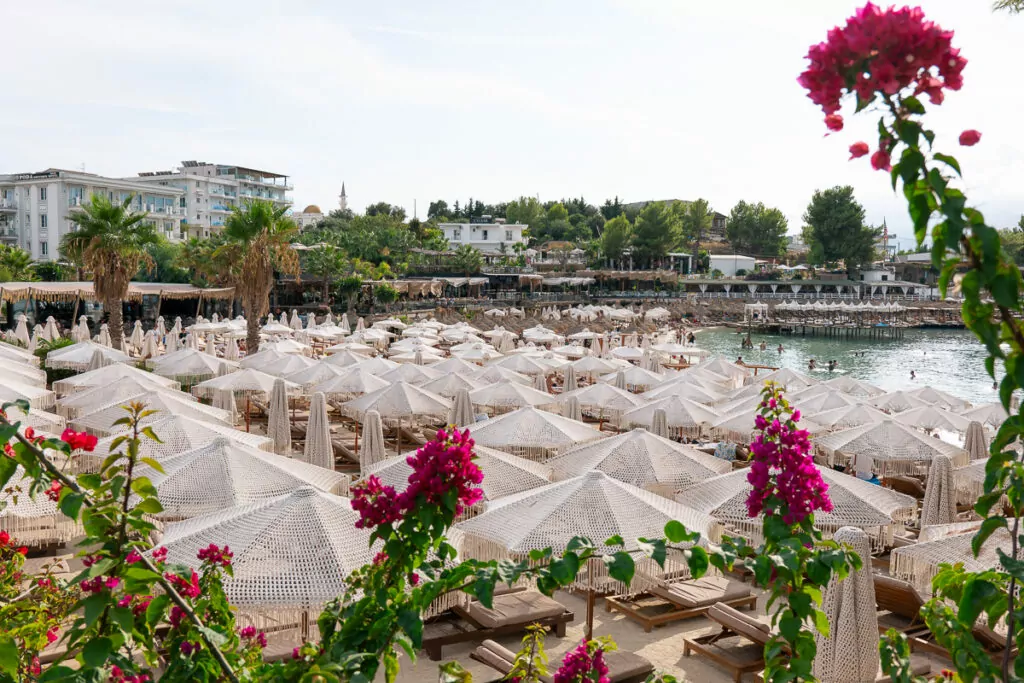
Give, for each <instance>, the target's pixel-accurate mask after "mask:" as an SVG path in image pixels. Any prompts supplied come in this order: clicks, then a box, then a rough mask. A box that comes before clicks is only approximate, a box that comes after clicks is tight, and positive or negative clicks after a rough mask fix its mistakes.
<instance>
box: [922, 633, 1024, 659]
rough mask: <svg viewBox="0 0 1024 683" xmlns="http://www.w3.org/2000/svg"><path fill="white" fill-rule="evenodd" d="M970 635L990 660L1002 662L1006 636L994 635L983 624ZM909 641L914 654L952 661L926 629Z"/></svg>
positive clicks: (1015, 654) (1014, 651) (1012, 656)
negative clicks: (934, 656)
mask: <svg viewBox="0 0 1024 683" xmlns="http://www.w3.org/2000/svg"><path fill="white" fill-rule="evenodd" d="M971 633H972V635H973V636H974V639H975V640H977V641H978V643H979V644H981V646H982V647H983V648H985V651H986V652H987V653H988V654H989V656H990V657H992V659H994V660H996V661H1002V658H1003V654H1004V653H1005V652H1006V636H1003V635H1000V634H999V633H996V632H995V631H993V630H992V629H990V628H989V627H988V626H986V625H984V624H978V625H976V626H975V627H974V629H973V631H972V632H971ZM909 640H910V649H911V650H913V651H915V652H927V653H929V654H933V655H939V656H940V657H944V658H946V659H949V660H950V661H952V658H951V657H950V654H949V650H947V649H946V648H944V647H942V646H941V645H939V644H938V643H936V642H935V639H934V637H933V634H932V632H931V631H929V630H927V629H926V630H925V631H924V632H922V633H919V634H917V635H915V636H912V637H910V638H909ZM1016 656H1017V648H1016V647H1014V648H1013V649H1012V650H1010V657H1011V658H1015V657H1016Z"/></svg>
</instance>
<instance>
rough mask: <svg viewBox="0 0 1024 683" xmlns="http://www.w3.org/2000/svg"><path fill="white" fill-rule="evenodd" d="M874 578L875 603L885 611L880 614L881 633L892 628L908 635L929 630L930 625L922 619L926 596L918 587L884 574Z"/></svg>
mask: <svg viewBox="0 0 1024 683" xmlns="http://www.w3.org/2000/svg"><path fill="white" fill-rule="evenodd" d="M872 579H873V580H874V583H875V603H876V604H877V605H878V609H879V611H880V612H883V613H881V614H879V615H878V630H879V632H880V633H885V632H886V631H888V630H889V629H890V628H895V629H896V630H897V631H900V632H901V633H905V634H907V636H908V637H911V636H914V635H923V634H925V633H927V632H928V627H927V626H926V625H925V623H924V621H923V620H922V619H921V608H922V607H923V606H924V598H922V597H921V594H920V593H918V592H917V589H916V588H914V587H913V586H912V585H911V584H909V583H907V582H906V581H901V580H900V579H894V578H893V577H891V576H883V575H882V574H875V575H874V576H873V577H872Z"/></svg>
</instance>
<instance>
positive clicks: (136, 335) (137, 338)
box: [128, 320, 145, 349]
mask: <svg viewBox="0 0 1024 683" xmlns="http://www.w3.org/2000/svg"><path fill="white" fill-rule="evenodd" d="M143 339H145V335H144V333H143V331H142V321H141V320H136V321H135V325H134V326H133V327H132V334H131V336H130V337H128V343H129V344H131V345H132V346H134V347H135V348H137V349H140V348H142V340H143Z"/></svg>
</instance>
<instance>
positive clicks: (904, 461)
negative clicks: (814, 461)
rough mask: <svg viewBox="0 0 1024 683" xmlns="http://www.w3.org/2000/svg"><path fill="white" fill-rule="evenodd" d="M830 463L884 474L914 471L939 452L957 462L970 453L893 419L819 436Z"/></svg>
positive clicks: (964, 461) (817, 443)
mask: <svg viewBox="0 0 1024 683" xmlns="http://www.w3.org/2000/svg"><path fill="white" fill-rule="evenodd" d="M815 446H816V447H817V448H818V450H819V451H821V452H823V453H825V455H827V456H828V461H829V464H830V465H836V464H840V465H843V464H850V465H853V466H854V468H855V470H856V471H858V472H867V471H869V470H870V471H872V472H875V473H876V474H878V475H880V476H891V475H896V474H914V473H915V472H917V470H918V469H919V468H920V467H927V466H928V465H929V464H931V461H932V458H934V457H935V456H936V455H948V456H949V457H950V458H951V459H952V460H953V463H954V465H956V466H963V465H966V464H967V453H966V451H963V450H961V449H960V448H958V447H956V446H954V445H952V444H948V443H946V442H944V441H940V440H939V439H934V438H931V437H929V436H925V435H924V434H922V433H921V432H919V431H917V430H916V429H914V428H913V427H908V426H906V425H904V424H900V423H899V422H896V421H895V420H893V419H892V418H890V419H887V420H883V421H882V422H875V423H872V424H866V425H863V426H860V427H854V428H852V429H844V430H843V431H841V432H833V433H831V434H826V435H825V436H822V437H819V438H817V439H815Z"/></svg>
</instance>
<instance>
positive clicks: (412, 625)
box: [395, 607, 423, 650]
mask: <svg viewBox="0 0 1024 683" xmlns="http://www.w3.org/2000/svg"><path fill="white" fill-rule="evenodd" d="M395 620H396V621H397V622H398V625H399V626H400V627H401V628H402V630H403V631H405V632H406V633H407V634H408V635H409V639H410V640H411V641H412V645H413V647H414V648H416V649H417V650H418V649H420V647H421V646H422V645H423V619H421V618H420V613H419V611H418V610H414V609H410V608H408V607H404V608H402V609H401V610H399V612H398V616H397V618H396V619H395Z"/></svg>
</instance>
